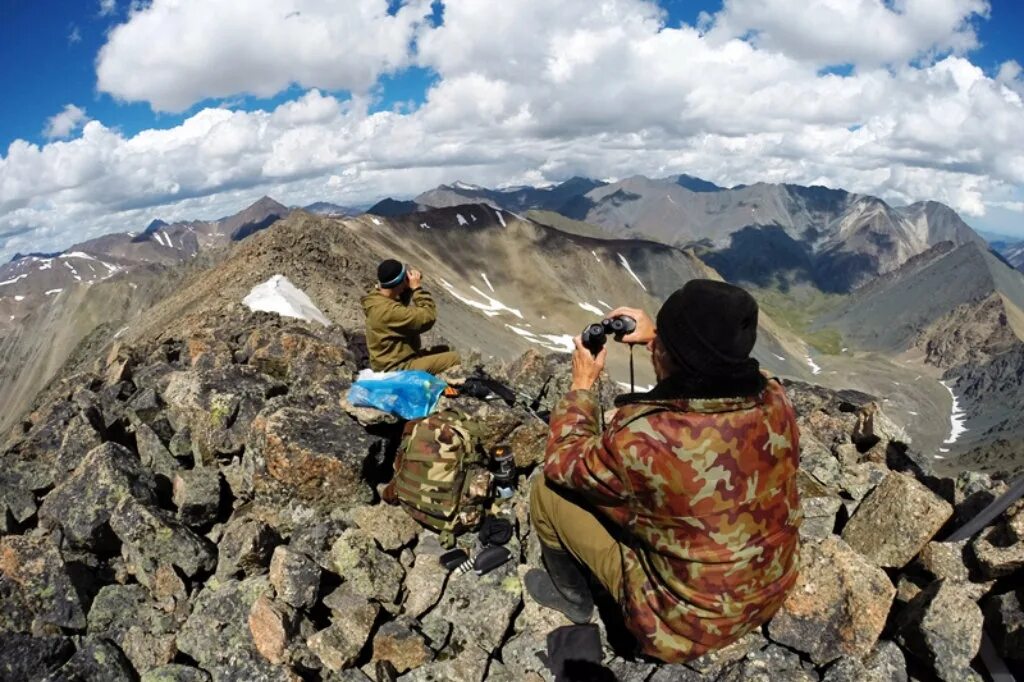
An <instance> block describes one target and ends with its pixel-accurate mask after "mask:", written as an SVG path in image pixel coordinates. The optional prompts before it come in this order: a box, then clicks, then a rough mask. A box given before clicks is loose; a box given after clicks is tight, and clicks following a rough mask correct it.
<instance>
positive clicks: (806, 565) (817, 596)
mask: <svg viewBox="0 0 1024 682" xmlns="http://www.w3.org/2000/svg"><path fill="white" fill-rule="evenodd" d="M895 594H896V589H895V588H894V587H893V586H892V583H891V582H890V581H889V577H888V576H887V575H886V574H885V572H883V571H882V570H881V569H880V568H878V567H876V566H874V565H872V564H870V563H868V562H867V561H866V560H865V559H864V558H863V557H861V556H860V555H859V554H857V553H856V552H854V551H853V550H852V549H851V548H850V547H849V545H847V544H846V543H845V542H843V541H842V540H840V539H839V538H837V537H835V536H830V537H828V538H826V539H825V540H823V541H821V542H820V543H805V544H803V545H802V546H801V569H800V577H799V579H798V580H797V583H796V585H795V586H794V587H793V589H792V591H791V592H790V593H789V596H788V597H787V598H786V601H785V602H784V603H783V605H782V608H781V609H780V610H779V612H778V613H777V614H776V615H775V617H774V618H773V619H772V621H771V622H770V624H769V626H768V632H769V634H770V636H771V638H772V639H773V640H775V641H776V642H779V643H780V644H784V645H786V646H790V647H792V648H794V649H797V650H798V651H803V652H805V653H807V654H809V655H810V657H811V659H812V660H813V661H814V662H815V663H816V664H818V665H822V664H825V663H829V662H831V661H834V660H835V659H837V658H839V657H840V656H854V657H862V656H865V655H866V654H867V653H868V652H869V651H871V648H872V647H873V646H874V644H875V642H876V641H877V640H878V636H879V634H881V632H882V628H883V627H884V626H885V622H886V618H887V616H888V614H889V606H890V605H891V604H892V601H893V597H894V596H895Z"/></svg>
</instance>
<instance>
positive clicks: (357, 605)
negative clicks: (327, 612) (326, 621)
mask: <svg viewBox="0 0 1024 682" xmlns="http://www.w3.org/2000/svg"><path fill="white" fill-rule="evenodd" d="M328 602H329V603H328ZM324 603H325V604H327V606H328V607H329V608H330V609H331V613H332V617H331V625H330V626H328V627H327V628H325V629H323V630H321V631H320V632H317V633H316V634H314V635H313V636H312V637H310V638H309V639H308V640H307V642H306V644H307V646H309V648H310V650H311V651H312V652H313V653H314V654H316V655H317V656H318V657H319V658H320V660H321V662H323V664H324V667H325V668H327V669H328V670H332V671H334V672H339V671H341V670H342V669H344V668H348V667H350V666H352V665H353V664H354V663H355V661H356V658H357V657H358V656H359V652H360V651H362V649H363V646H364V645H365V644H366V642H367V640H369V638H370V632H372V630H373V626H374V623H375V622H376V620H377V614H378V613H379V612H380V607H379V606H378V605H377V604H375V603H373V602H371V601H368V600H367V599H365V598H364V597H362V596H360V595H358V594H356V593H355V592H353V591H352V590H351V589H348V588H346V587H345V586H342V587H341V588H339V589H338V590H335V591H334V592H333V593H331V595H329V596H328V598H327V599H325V600H324Z"/></svg>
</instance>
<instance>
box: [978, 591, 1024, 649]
mask: <svg viewBox="0 0 1024 682" xmlns="http://www.w3.org/2000/svg"><path fill="white" fill-rule="evenodd" d="M1022 601H1024V600H1022V599H1021V591H1019V590H1018V591H1017V592H1007V593H1006V594H1000V595H995V596H992V597H989V598H988V599H986V600H985V606H984V611H985V625H986V630H987V632H988V633H989V635H990V636H991V637H992V641H993V642H994V643H995V645H996V648H997V649H998V651H999V653H1000V654H1002V655H1003V656H1004V657H1006V658H1012V659H1016V660H1018V661H1019V660H1024V607H1022Z"/></svg>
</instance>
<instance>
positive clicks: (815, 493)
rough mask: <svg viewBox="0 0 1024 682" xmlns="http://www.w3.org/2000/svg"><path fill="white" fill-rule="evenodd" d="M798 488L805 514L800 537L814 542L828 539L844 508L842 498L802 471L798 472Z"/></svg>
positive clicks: (801, 506)
mask: <svg viewBox="0 0 1024 682" xmlns="http://www.w3.org/2000/svg"><path fill="white" fill-rule="evenodd" d="M797 487H798V488H799V490H800V508H801V510H803V513H804V520H803V523H801V524H800V536H801V537H804V538H809V539H813V540H822V539H824V538H826V537H828V536H829V535H831V534H832V531H833V529H834V528H835V526H836V514H837V513H838V512H839V509H840V508H841V507H842V506H843V500H842V498H841V497H839V496H838V495H836V494H834V493H832V492H831V491H830V490H829V489H828V488H826V487H825V486H823V485H822V484H821V483H819V482H818V481H817V480H815V479H814V478H812V477H811V476H810V475H809V474H807V473H806V472H804V471H802V470H801V471H798V472H797Z"/></svg>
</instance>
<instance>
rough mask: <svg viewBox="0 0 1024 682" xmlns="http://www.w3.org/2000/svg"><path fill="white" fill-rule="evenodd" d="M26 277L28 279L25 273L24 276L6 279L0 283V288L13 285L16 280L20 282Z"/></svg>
mask: <svg viewBox="0 0 1024 682" xmlns="http://www.w3.org/2000/svg"><path fill="white" fill-rule="evenodd" d="M26 277H28V273H25V274H24V275H18V276H17V277H15V278H14V279H7V280H4V281H3V282H0V287H5V286H7V285H8V284H14V283H15V282H17V281H18V280H21V279H25V278H26Z"/></svg>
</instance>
